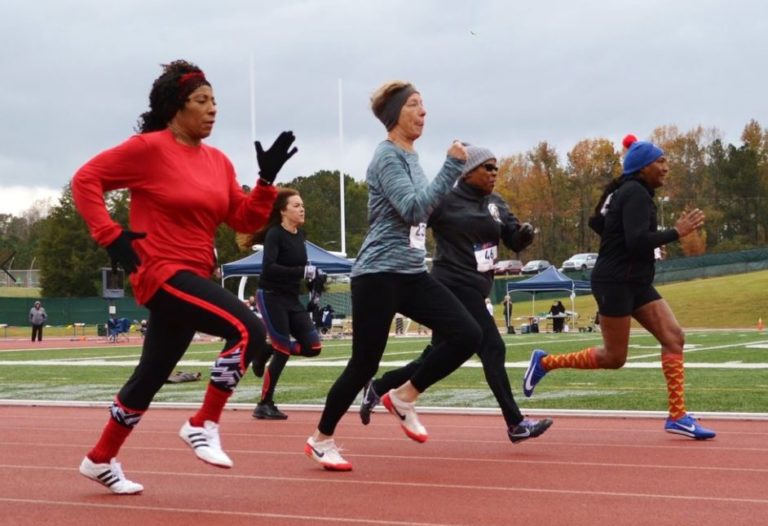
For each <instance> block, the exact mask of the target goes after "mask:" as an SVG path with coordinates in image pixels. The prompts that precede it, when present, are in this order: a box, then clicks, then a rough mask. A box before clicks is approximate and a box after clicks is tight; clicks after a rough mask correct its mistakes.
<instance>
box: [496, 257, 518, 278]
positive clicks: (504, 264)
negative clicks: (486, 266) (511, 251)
mask: <svg viewBox="0 0 768 526" xmlns="http://www.w3.org/2000/svg"><path fill="white" fill-rule="evenodd" d="M521 270H523V262H522V261H520V260H519V259H502V260H501V261H497V262H496V264H495V265H494V266H493V273H494V274H495V275H497V276H508V275H517V274H520V271H521Z"/></svg>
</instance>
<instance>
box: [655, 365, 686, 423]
mask: <svg viewBox="0 0 768 526" xmlns="http://www.w3.org/2000/svg"><path fill="white" fill-rule="evenodd" d="M661 370H662V371H663V372H664V379H665V380H666V381H667V397H668V398H669V402H668V403H669V417H670V418H672V419H673V420H677V419H678V418H682V417H684V416H685V367H684V366H683V356H682V355H680V354H672V355H670V354H666V353H665V354H662V355H661Z"/></svg>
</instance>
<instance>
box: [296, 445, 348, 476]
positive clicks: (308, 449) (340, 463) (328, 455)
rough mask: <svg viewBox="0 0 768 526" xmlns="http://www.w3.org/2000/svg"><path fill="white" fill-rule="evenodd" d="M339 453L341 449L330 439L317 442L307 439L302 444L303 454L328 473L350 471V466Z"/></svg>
mask: <svg viewBox="0 0 768 526" xmlns="http://www.w3.org/2000/svg"><path fill="white" fill-rule="evenodd" d="M339 451H341V448H339V447H338V446H337V445H336V442H334V440H333V439H332V438H329V439H328V440H319V441H318V440H315V439H314V438H312V437H309V438H308V439H307V443H306V444H304V453H305V454H306V455H307V456H308V457H309V458H311V459H312V460H314V461H315V462H317V463H318V464H320V465H321V466H323V467H324V468H325V469H327V470H328V471H352V464H350V463H349V462H347V461H346V460H344V457H342V456H341V454H340V453H339Z"/></svg>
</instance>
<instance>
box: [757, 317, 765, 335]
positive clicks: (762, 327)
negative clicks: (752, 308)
mask: <svg viewBox="0 0 768 526" xmlns="http://www.w3.org/2000/svg"><path fill="white" fill-rule="evenodd" d="M764 328H765V326H764V325H763V319H762V318H758V319H757V330H758V331H760V332H763V329H764Z"/></svg>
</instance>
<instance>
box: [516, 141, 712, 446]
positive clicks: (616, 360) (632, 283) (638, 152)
mask: <svg viewBox="0 0 768 526" xmlns="http://www.w3.org/2000/svg"><path fill="white" fill-rule="evenodd" d="M668 172H669V165H668V164H667V158H666V157H665V156H664V152H663V151H662V150H661V148H659V147H658V146H656V145H655V144H652V143H650V142H641V141H637V142H634V143H633V144H631V145H630V146H629V149H628V150H627V154H626V156H625V157H624V171H623V174H622V176H621V178H619V179H618V180H616V181H613V182H611V183H610V184H609V185H608V187H606V190H605V191H604V192H603V196H602V198H601V200H600V203H599V204H598V206H597V207H596V209H595V212H596V213H595V215H594V216H593V217H592V218H591V220H590V226H591V227H592V228H593V229H594V230H595V231H596V232H597V233H598V234H599V235H600V252H599V255H598V257H597V263H596V264H595V268H594V270H593V271H592V293H593V295H594V296H595V299H596V300H597V305H598V312H599V315H600V328H601V330H602V335H603V346H602V347H589V348H587V349H583V350H581V351H578V352H574V353H568V354H560V355H548V354H547V353H546V352H544V351H543V350H541V349H535V350H534V351H533V353H532V355H531V362H530V364H529V366H528V369H527V370H526V372H525V375H524V376H523V392H524V393H525V396H531V395H532V394H533V390H534V388H535V387H536V384H537V383H538V382H539V381H541V379H542V378H543V377H544V375H546V374H547V373H548V372H549V371H551V370H553V369H558V368H572V369H618V368H620V367H622V366H623V365H624V363H625V362H626V360H627V350H628V346H629V330H630V324H631V322H632V318H634V319H635V320H637V321H638V322H639V323H640V324H641V325H642V326H643V327H645V329H646V330H647V331H648V332H650V333H651V334H652V335H653V336H654V337H655V338H656V340H658V342H659V343H660V344H661V367H662V371H663V373H664V378H665V380H666V383H667V395H668V409H669V416H668V418H667V420H666V422H665V424H664V430H665V431H667V432H668V433H676V434H679V435H683V436H686V437H689V438H694V439H698V440H703V439H708V438H714V436H715V432H714V431H712V430H711V429H707V428H705V427H703V426H701V425H700V424H699V423H698V422H697V421H696V419H694V418H693V417H692V416H690V415H688V414H687V413H686V409H685V396H684V379H685V369H684V367H683V345H684V343H685V335H684V334H683V330H682V328H681V327H680V325H679V323H678V322H677V320H676V319H675V315H674V314H673V313H672V310H671V309H670V308H669V304H667V302H666V301H665V300H664V299H663V298H662V297H661V296H660V295H659V293H658V292H657V291H656V289H655V288H654V287H653V278H654V275H655V253H656V249H657V248H660V247H663V245H665V244H667V243H671V242H673V241H676V240H678V239H680V238H682V237H685V236H687V235H689V234H691V233H692V232H694V231H695V230H696V229H698V228H701V227H702V226H703V225H704V213H703V212H702V211H701V210H699V209H698V208H696V209H694V210H691V211H689V212H685V213H683V214H681V215H680V217H679V219H678V220H677V222H676V223H675V226H674V227H673V228H672V229H670V230H661V231H659V230H658V228H657V224H656V204H655V203H654V200H653V197H654V190H655V189H656V188H659V187H661V186H662V185H663V184H664V178H665V177H666V176H667V173H668Z"/></svg>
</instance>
